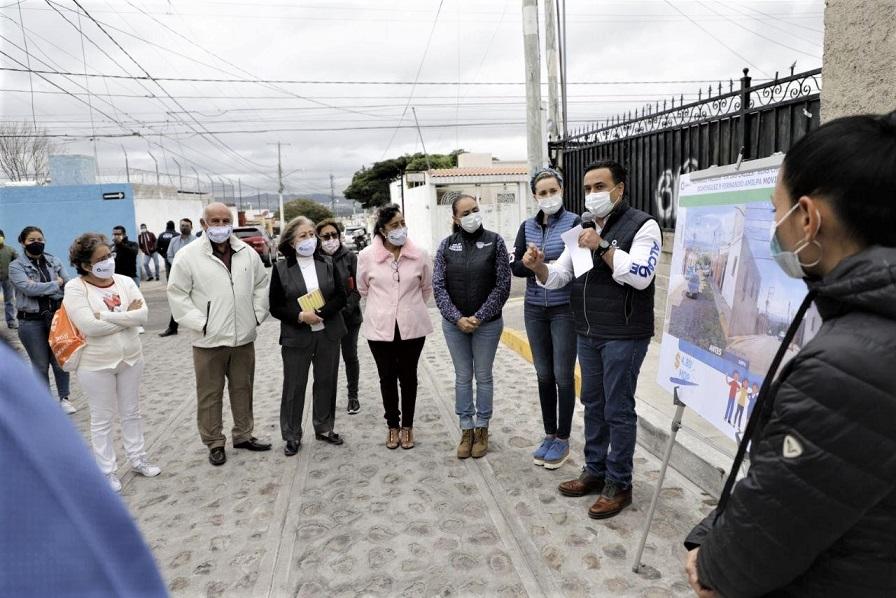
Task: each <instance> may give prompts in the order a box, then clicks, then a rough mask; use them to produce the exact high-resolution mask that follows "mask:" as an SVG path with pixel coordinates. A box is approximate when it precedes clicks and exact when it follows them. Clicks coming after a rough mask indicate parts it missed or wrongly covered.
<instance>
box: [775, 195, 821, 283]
mask: <svg viewBox="0 0 896 598" xmlns="http://www.w3.org/2000/svg"><path fill="white" fill-rule="evenodd" d="M799 206H800V204H798V203H795V204H793V207H792V208H790V209H789V210H787V213H786V214H784V217H783V218H781V219H780V220H778V221H777V222H772V230H771V239H770V240H769V249H770V250H771V253H772V257H773V258H774V260H775V262H776V263H777V264H778V266H779V267H780V268H781V269H782V270H783V271H784V274H786V275H787V276H790V277H791V278H806V277H807V276H808V275H807V274H806V270H805V268H811V267H812V266H817V265H818V262H820V261H821V257H819V258H818V259H817V260H815V261H814V262H812V263H811V264H803V263H801V262H800V258H799V253H800V252H801V251H802V250H803V249H805V248H806V247H808V246H809V245H812V244H815V245H817V246H818V247H821V244H820V243H819V242H818V241H815V240H813V241H807V240H806V239H803V240H802V241H800V242H799V243H797V244H796V247H794V248H793V249H792V250H791V251H784V250H783V249H782V248H781V243H780V242H779V241H778V227H779V226H781V223H782V222H784V221H785V220H787V217H788V216H790V215H791V214H793V212H794V211H795V210H796V209H797V208H798V207H799ZM816 213H817V214H818V228H816V229H815V234H816V235H817V234H818V231H819V230H821V213H820V212H818V211H817V210H816Z"/></svg>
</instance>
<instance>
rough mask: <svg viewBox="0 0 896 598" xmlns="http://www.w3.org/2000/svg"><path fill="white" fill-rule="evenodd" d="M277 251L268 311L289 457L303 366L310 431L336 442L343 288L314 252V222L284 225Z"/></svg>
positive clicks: (296, 444) (295, 444)
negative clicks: (276, 331) (274, 329)
mask: <svg viewBox="0 0 896 598" xmlns="http://www.w3.org/2000/svg"><path fill="white" fill-rule="evenodd" d="M281 238H282V241H281V242H280V253H282V254H283V255H284V256H286V259H285V260H280V261H279V262H277V263H276V264H275V266H274V268H273V271H272V273H271V287H270V294H269V298H270V309H271V315H272V316H274V317H275V318H277V319H278V320H280V352H281V355H282V357H283V395H282V398H281V402H280V430H281V434H282V436H283V440H285V441H286V446H285V447H284V449H283V453H284V454H285V455H286V456H287V457H290V456H292V455H295V454H296V453H297V452H299V448H300V447H301V444H302V414H303V413H304V408H305V387H306V386H307V385H308V370H309V368H310V367H311V366H312V365H313V366H314V387H313V390H312V395H313V397H314V411H313V417H312V422H313V425H314V437H315V438H317V439H318V440H322V441H324V442H329V443H330V444H342V442H343V440H342V437H341V436H340V435H339V434H337V433H336V432H334V431H333V426H334V423H335V419H336V384H337V374H338V371H339V344H340V340H341V339H342V337H343V336H344V335H345V323H344V322H343V320H342V314H341V312H342V308H343V307H345V290H344V289H343V286H342V281H341V279H340V276H339V272H338V271H337V269H336V267H335V266H334V265H333V261H332V260H331V259H330V258H328V257H324V256H322V255H320V254H319V253H317V235H316V233H315V230H314V223H313V222H311V221H310V220H309V219H307V218H305V217H303V216H300V217H298V218H295V219H293V220H291V221H290V222H289V224H287V225H286V228H285V230H284V231H283V234H282V235H281ZM318 291H319V297H320V302H319V304H318V305H317V306H314V307H307V306H302V305H301V304H300V301H299V300H300V298H304V297H305V296H307V295H308V294H309V293H315V292H318Z"/></svg>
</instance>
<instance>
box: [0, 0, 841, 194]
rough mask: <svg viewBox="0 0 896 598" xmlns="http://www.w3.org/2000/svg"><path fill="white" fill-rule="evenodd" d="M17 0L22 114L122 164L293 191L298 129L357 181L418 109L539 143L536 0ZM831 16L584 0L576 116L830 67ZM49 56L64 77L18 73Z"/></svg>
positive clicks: (444, 131)
mask: <svg viewBox="0 0 896 598" xmlns="http://www.w3.org/2000/svg"><path fill="white" fill-rule="evenodd" d="M0 2H3V4H4V5H3V8H2V10H0V16H2V19H0V23H2V25H0V35H2V38H0V43H2V52H3V53H4V54H0V60H2V67H3V69H4V70H2V71H0V89H2V92H0V93H2V95H0V106H2V113H3V120H4V121H31V120H32V119H34V120H36V122H37V124H38V126H40V127H43V128H45V129H46V130H47V131H48V132H49V133H52V134H57V135H66V136H69V137H60V138H57V139H56V140H55V141H56V142H57V144H58V145H59V146H60V147H61V148H64V151H65V152H67V153H85V154H93V153H94V151H95V152H96V154H97V155H98V158H99V168H100V171H101V173H102V174H104V175H122V178H123V173H124V165H125V158H124V156H125V151H126V152H127V156H128V159H129V163H130V166H131V168H132V169H144V170H147V171H151V170H153V168H154V166H153V158H155V159H156V160H157V161H158V162H159V168H160V170H162V171H163V173H164V172H167V173H171V174H172V175H173V176H175V178H176V175H177V172H178V164H179V165H180V167H181V172H182V173H183V177H184V179H185V182H184V187H187V188H193V186H194V185H195V177H196V175H195V174H194V169H195V172H197V173H198V174H199V176H200V178H201V180H202V188H203V189H207V188H208V185H209V183H208V177H209V176H211V177H212V178H213V179H215V181H216V182H215V184H218V182H217V181H219V180H228V179H229V180H231V181H233V182H234V183H235V182H236V181H237V180H241V181H242V185H243V192H244V193H252V192H254V191H253V189H252V188H253V187H255V188H260V189H261V190H263V191H275V190H276V164H277V147H276V143H277V142H278V141H280V142H282V143H283V147H282V154H283V169H284V172H285V173H287V175H288V176H287V177H286V183H285V186H286V188H287V190H288V191H293V192H329V187H330V183H329V175H330V174H331V173H332V174H333V175H334V177H335V183H336V190H337V193H338V192H339V191H341V190H342V189H343V188H344V187H345V186H346V185H347V184H348V182H349V181H350V180H351V176H352V173H354V172H355V171H356V170H357V169H358V168H360V167H361V166H362V165H370V164H371V163H373V162H375V161H377V160H381V159H383V158H386V157H394V156H396V155H400V154H402V153H406V152H414V151H420V148H421V146H420V138H419V136H418V133H417V130H416V128H414V126H413V125H414V117H413V110H412V109H414V108H415V109H416V114H417V117H418V119H419V122H420V126H421V131H422V136H423V141H424V142H425V144H426V149H427V151H429V152H431V153H436V152H448V151H451V150H452V149H455V148H463V149H465V150H468V151H477V152H490V153H492V154H493V155H495V156H498V157H500V158H502V159H520V160H524V159H525V157H526V140H525V87H524V85H523V84H522V83H523V80H524V73H525V71H524V59H523V35H522V10H521V5H522V2H521V0H381V1H379V2H370V1H369V0H360V1H351V0H333V1H329V0H293V1H288V0H270V1H267V2H250V1H239V0H168V1H159V0H108V1H97V0H77V3H76V2H75V1H73V0H24V1H22V2H19V3H14V0H0ZM79 4H80V6H81V7H83V10H81V9H80V8H79V6H78V5H79ZM539 4H540V5H542V6H543V4H544V1H543V0H542V1H541V2H539ZM823 13H824V2H823V0H806V1H786V0H774V1H769V0H765V1H762V0H754V1H749V0H737V1H733V2H732V1H713V0H696V1H691V0H687V1H686V0H669V1H643V0H631V1H615V2H611V1H603V0H566V22H567V32H568V33H567V35H568V38H567V51H568V74H569V86H568V94H569V120H570V123H569V126H570V127H571V128H576V127H581V126H585V125H586V124H587V123H590V122H594V121H595V120H597V119H604V118H607V117H609V116H612V115H614V114H617V113H619V112H622V111H624V110H630V109H634V108H637V107H640V106H643V105H644V104H645V103H648V102H650V103H653V102H656V101H662V100H663V99H664V98H668V97H670V96H671V95H675V96H676V97H677V96H679V95H681V94H684V96H685V98H686V99H687V98H690V97H696V92H697V90H698V89H699V88H703V89H705V88H706V87H707V86H708V84H709V83H708V82H709V81H719V80H723V81H725V82H726V85H727V81H728V80H729V79H731V78H734V79H735V84H736V83H737V82H736V79H737V78H738V77H739V76H740V74H741V69H742V68H743V67H745V66H746V67H749V68H750V74H751V75H752V76H753V77H755V78H757V79H768V78H771V77H773V76H774V74H775V72H776V71H780V72H781V73H782V74H783V73H787V72H789V68H790V66H791V65H792V64H793V63H794V62H796V68H797V72H799V71H803V70H808V69H811V68H816V67H819V66H821V55H822V40H823V17H824V15H823ZM539 19H540V23H541V25H542V27H543V24H544V20H543V14H542V15H540V16H539ZM79 30H80V31H79ZM543 43H544V39H543V37H542V44H543ZM26 44H27V53H26V48H25V46H26ZM29 67H30V69H32V70H34V71H51V72H53V74H51V73H47V72H44V73H39V74H38V73H34V74H32V75H31V76H30V77H29V75H28V73H26V72H17V71H16V70H10V69H20V70H26V69H28V68H29ZM85 72H86V73H87V75H91V76H85ZM58 73H69V74H58ZM99 75H105V76H99ZM134 77H145V78H144V79H142V80H138V79H135V78H134ZM149 77H152V78H153V79H154V81H153V80H150V79H149ZM190 79H192V81H190ZM546 79H547V78H546V76H543V80H544V81H545V82H546ZM415 81H416V84H414V82H415ZM32 88H33V94H32V92H31V90H32ZM544 99H545V100H546V99H547V92H546V86H545V91H544ZM134 133H139V136H134V135H133V134H134ZM92 136H95V137H94V139H95V140H96V141H95V143H94V142H93V141H91V137H92Z"/></svg>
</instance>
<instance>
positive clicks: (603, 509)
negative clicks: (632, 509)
mask: <svg viewBox="0 0 896 598" xmlns="http://www.w3.org/2000/svg"><path fill="white" fill-rule="evenodd" d="M630 504H632V489H631V488H628V489H626V490H622V489H620V488H619V487H618V486H617V485H616V484H614V483H613V482H608V483H607V484H606V485H605V486H604V489H603V490H601V493H600V496H598V497H597V501H596V502H595V503H594V504H593V505H591V508H590V509H588V516H589V517H591V518H592V519H609V518H610V517H613V516H615V515H618V514H619V513H620V512H621V511H622V509H624V508H625V507H627V506H629V505H630Z"/></svg>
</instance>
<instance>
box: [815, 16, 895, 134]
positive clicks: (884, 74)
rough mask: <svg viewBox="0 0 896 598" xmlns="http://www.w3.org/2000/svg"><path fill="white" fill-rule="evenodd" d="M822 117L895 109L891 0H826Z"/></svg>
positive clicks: (828, 117)
mask: <svg viewBox="0 0 896 598" xmlns="http://www.w3.org/2000/svg"><path fill="white" fill-rule="evenodd" d="M823 68H824V73H823V74H824V86H823V88H822V91H821V116H822V120H825V121H827V120H831V119H832V118H837V117H840V116H846V115H849V114H864V113H885V112H889V111H891V110H894V109H896V86H894V85H893V75H894V73H896V0H827V6H826V8H825V11H824V67H823Z"/></svg>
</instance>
